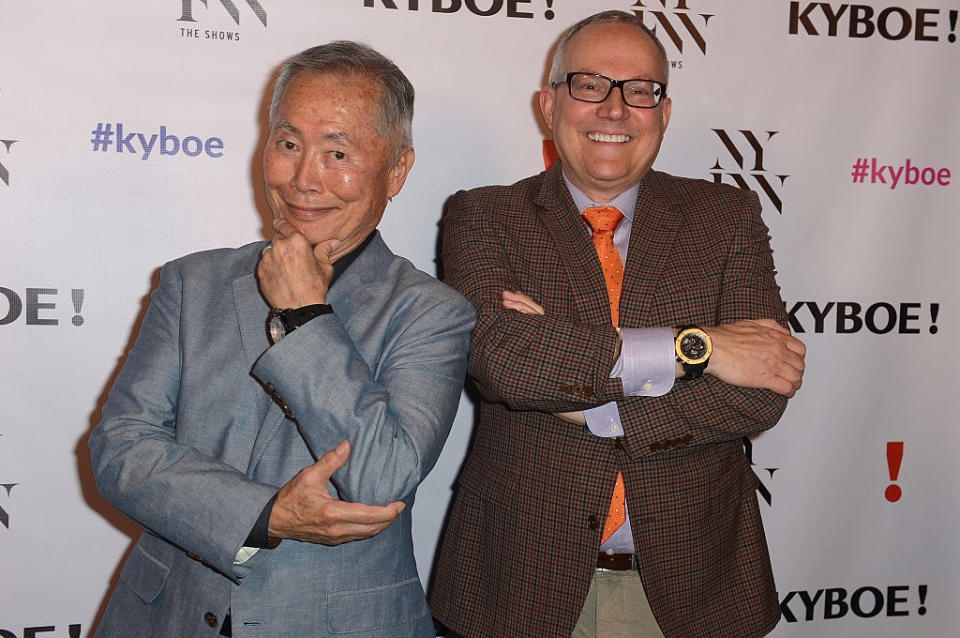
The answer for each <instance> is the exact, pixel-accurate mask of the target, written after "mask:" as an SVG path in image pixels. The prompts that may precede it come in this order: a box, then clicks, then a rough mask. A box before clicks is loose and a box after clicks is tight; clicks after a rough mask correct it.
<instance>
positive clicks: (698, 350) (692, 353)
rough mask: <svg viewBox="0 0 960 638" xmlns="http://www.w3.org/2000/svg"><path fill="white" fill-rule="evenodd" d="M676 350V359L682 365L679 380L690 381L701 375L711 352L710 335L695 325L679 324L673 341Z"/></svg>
mask: <svg viewBox="0 0 960 638" xmlns="http://www.w3.org/2000/svg"><path fill="white" fill-rule="evenodd" d="M674 348H675V349H676V351H677V361H679V362H680V364H681V365H682V366H683V372H684V375H683V376H682V377H679V379H680V380H681V381H692V380H694V379H699V378H700V377H702V376H703V371H704V370H706V369H707V364H708V363H709V362H710V355H711V354H712V353H713V342H712V341H711V340H710V335H708V334H707V333H706V331H704V330H703V329H701V328H698V327H696V326H680V327H679V328H677V339H676V342H675V343H674Z"/></svg>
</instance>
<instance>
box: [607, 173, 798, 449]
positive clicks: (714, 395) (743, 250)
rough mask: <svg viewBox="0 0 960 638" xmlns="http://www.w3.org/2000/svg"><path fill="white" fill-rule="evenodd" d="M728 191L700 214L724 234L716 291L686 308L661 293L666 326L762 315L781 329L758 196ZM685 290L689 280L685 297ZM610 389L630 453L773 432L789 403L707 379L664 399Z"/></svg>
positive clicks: (682, 384) (680, 384) (681, 385)
mask: <svg viewBox="0 0 960 638" xmlns="http://www.w3.org/2000/svg"><path fill="white" fill-rule="evenodd" d="M729 192H732V193H733V194H734V195H735V196H732V197H727V198H726V199H725V200H724V205H723V206H722V207H718V210H716V211H714V212H712V213H710V214H708V215H706V216H705V217H706V218H708V219H711V220H713V221H712V223H715V224H717V225H718V230H717V234H718V236H721V237H724V243H723V245H724V247H725V253H724V255H723V257H722V261H721V262H720V266H719V268H718V272H719V282H720V285H719V288H718V289H717V290H711V291H709V293H707V292H706V291H705V292H704V294H703V295H702V300H701V301H698V302H696V303H689V299H688V300H687V303H685V304H677V303H676V301H675V300H672V299H670V298H669V296H670V295H671V293H672V291H669V290H664V291H663V292H662V299H661V305H662V306H664V307H665V308H673V307H678V309H677V310H672V311H671V313H672V314H671V316H666V317H664V320H665V321H667V322H668V324H667V325H683V324H698V325H702V326H711V325H718V324H723V323H731V322H734V321H738V320H742V319H760V318H764V317H770V318H774V319H776V320H777V321H778V322H779V323H780V324H781V325H784V326H786V325H787V323H786V314H785V312H784V308H783V302H782V301H781V299H780V292H779V290H780V289H779V286H778V285H777V282H776V277H775V276H776V272H775V270H774V264H773V255H772V251H771V249H770V237H769V235H768V230H767V227H766V225H765V224H764V223H763V221H762V219H761V215H760V205H759V201H758V199H757V196H756V194H755V193H749V194H746V195H744V194H741V193H740V192H733V191H732V189H730V191H729ZM691 289H694V284H693V283H691V285H690V286H689V287H688V288H687V292H688V294H689V290H691ZM707 300H709V302H707ZM681 305H685V306H686V307H683V308H679V306H681ZM708 369H709V368H708ZM612 391H613V392H614V396H615V399H616V400H617V404H618V407H619V410H620V415H621V420H622V422H623V425H624V433H625V437H626V444H627V449H628V451H629V452H630V453H631V455H632V456H645V455H650V454H656V453H659V452H664V451H667V450H670V449H673V448H675V447H680V446H687V445H699V444H708V443H715V442H719V441H729V440H733V439H739V438H742V437H744V436H750V435H753V434H758V433H760V432H763V431H764V430H767V429H769V428H771V427H773V426H774V425H775V424H776V423H777V421H778V420H779V419H780V417H781V415H782V414H783V411H784V410H785V409H786V405H787V398H786V397H784V396H782V395H779V394H777V393H775V392H773V391H770V390H761V389H755V388H740V387H736V386H732V385H728V384H726V383H724V382H722V381H720V380H718V379H716V378H715V377H713V376H711V375H709V374H705V375H704V376H703V377H702V378H701V379H698V380H696V381H677V382H676V383H674V386H673V389H672V390H671V391H670V392H669V393H667V394H666V395H664V396H662V397H620V396H617V395H616V388H614V389H613V390H612Z"/></svg>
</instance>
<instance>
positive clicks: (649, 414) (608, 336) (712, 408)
mask: <svg viewBox="0 0 960 638" xmlns="http://www.w3.org/2000/svg"><path fill="white" fill-rule="evenodd" d="M491 202H492V203H491ZM510 203H511V202H507V204H508V205H509V204H510ZM741 203H744V202H743V201H742V199H741ZM498 205H500V202H497V201H496V200H495V199H493V198H491V201H489V202H488V201H484V202H483V203H482V204H481V203H479V202H478V201H476V200H475V199H474V198H473V196H472V195H471V194H469V193H466V194H459V195H457V196H455V197H454V198H453V199H452V200H451V202H450V206H449V210H448V218H447V222H446V226H445V236H444V249H445V252H444V265H445V268H446V273H447V281H448V282H449V283H451V284H452V285H453V286H454V287H455V288H457V289H458V290H460V291H461V292H463V293H464V294H465V295H466V296H467V297H468V298H469V299H470V300H471V301H472V302H473V303H474V304H475V305H476V306H477V308H478V323H477V329H476V330H475V331H474V336H473V340H472V342H471V356H470V367H469V369H470V374H471V375H472V376H473V377H474V379H475V380H476V381H477V383H478V386H479V388H480V390H481V392H482V393H483V394H484V395H485V396H486V397H487V398H488V399H489V400H491V401H495V402H501V403H504V404H506V405H508V406H509V407H511V408H512V409H516V410H536V411H540V412H549V413H553V414H560V413H570V412H580V411H582V410H585V409H587V408H592V407H595V406H597V405H601V404H603V403H607V402H610V401H616V402H617V405H618V407H619V411H620V415H621V418H622V419H623V425H624V431H625V434H626V436H627V445H628V449H630V450H631V451H632V452H633V453H636V454H648V453H650V451H651V450H653V449H655V446H654V445H652V444H653V443H655V442H656V441H662V440H665V439H674V438H679V437H684V438H685V440H690V441H691V442H692V443H693V444H696V443H709V442H714V441H719V440H729V439H735V438H739V437H742V436H745V435H749V434H755V433H757V432H759V431H762V430H764V429H767V428H768V427H770V426H772V425H773V424H775V423H776V421H777V420H778V419H779V416H780V414H781V413H782V411H783V409H784V407H785V401H786V397H788V396H793V394H794V393H795V392H796V391H797V389H798V388H799V387H800V384H801V383H802V374H803V365H804V364H803V358H804V354H805V350H804V346H803V344H802V343H801V342H800V341H798V340H796V339H795V338H794V337H792V336H790V335H789V332H788V331H787V330H786V328H784V327H782V325H781V323H780V321H781V320H782V319H783V308H782V302H781V301H780V298H779V294H778V292H777V286H776V283H775V281H774V274H773V263H772V259H771V257H770V248H769V238H768V236H767V231H766V227H765V226H764V225H763V224H762V222H761V221H760V211H759V206H757V205H756V200H755V198H754V199H753V200H752V201H747V202H745V203H744V205H745V209H743V210H741V211H740V212H739V214H738V217H737V219H738V224H737V225H736V227H734V225H733V224H731V225H730V226H729V227H727V228H726V230H725V235H724V241H725V244H724V245H722V246H720V247H718V248H717V250H723V251H725V252H724V256H723V259H724V261H723V266H722V269H721V275H720V277H721V278H722V279H721V280H720V281H718V282H717V283H716V288H710V289H708V290H706V291H705V294H704V295H702V297H703V298H704V300H706V299H708V298H711V297H712V296H713V295H714V294H716V295H717V297H716V305H713V304H712V303H711V304H708V305H706V306H703V307H692V301H695V300H696V299H697V297H695V296H692V295H688V294H685V293H686V291H684V290H672V291H671V290H668V291H665V293H664V294H667V295H671V294H672V295H675V296H667V297H664V298H656V299H655V301H654V303H655V307H654V308H652V309H651V311H650V312H651V313H652V314H651V316H653V317H658V318H659V319H660V320H661V321H664V322H665V323H664V324H662V325H666V326H671V325H673V326H675V325H680V324H682V323H697V324H698V325H700V326H701V327H704V328H706V329H707V331H708V332H709V333H710V334H711V337H712V338H713V340H714V355H713V358H711V361H710V365H709V366H708V368H707V373H708V374H707V376H706V377H705V378H704V379H702V380H699V381H696V382H682V383H678V384H675V385H674V389H673V390H672V391H671V392H669V393H668V394H667V395H665V396H663V397H659V398H648V397H632V396H625V395H624V394H623V390H622V385H621V383H620V380H619V379H610V378H609V373H610V371H611V369H612V368H613V365H614V363H615V361H616V358H617V348H618V343H619V341H618V334H617V331H616V330H615V329H614V327H613V326H610V325H597V324H592V325H591V324H586V323H583V322H582V321H580V320H578V319H577V317H576V313H575V312H574V309H573V307H572V306H570V305H569V304H568V303H567V302H565V301H564V300H565V299H569V298H570V297H572V296H573V295H574V294H575V293H571V292H570V291H568V290H563V289H562V288H563V286H564V284H563V283H555V282H562V281H563V274H562V273H563V270H564V268H566V267H567V262H566V261H565V260H564V256H562V255H555V254H553V253H547V252H545V251H544V250H543V249H538V252H537V253H536V255H537V259H538V261H537V263H536V264H535V268H536V270H535V271H533V270H531V267H530V266H531V264H530V261H531V258H530V256H529V250H528V249H527V248H526V247H525V246H518V245H511V244H510V242H509V241H506V242H505V241H503V240H501V239H500V238H503V237H508V238H509V237H512V236H517V235H521V234H523V235H525V236H530V234H531V233H537V232H539V233H542V232H544V231H543V229H542V228H537V227H536V224H535V223H533V224H532V226H531V227H530V228H523V230H522V231H519V230H517V229H516V228H514V227H512V226H511V227H510V228H504V227H502V226H501V224H511V225H514V224H525V223H526V221H525V219H524V218H522V217H519V216H517V215H505V214H501V213H499V211H498V210H496V206H498ZM488 206H491V207H492V208H493V209H492V210H491V208H490V207H488ZM530 214H531V215H533V214H534V213H533V212H531V213H530ZM543 241H544V242H545V243H546V244H548V245H549V243H550V240H549V238H546V237H544V238H543ZM544 255H546V257H545V256H544ZM546 259H550V260H551V261H546ZM688 270H689V268H688ZM554 271H556V272H554ZM531 272H535V273H537V274H538V275H539V273H544V276H545V277H546V278H539V277H534V278H531V277H530V276H529V275H530V273H531ZM524 273H525V274H524ZM547 273H549V276H548V277H547V275H546V274H547ZM524 282H527V283H526V285H528V286H532V287H534V288H537V289H538V291H537V292H533V291H531V290H524V287H525V284H524ZM517 291H520V292H517ZM533 294H539V295H542V296H543V298H542V299H533V298H532V296H533ZM691 300H692V301H691ZM565 303H567V305H564V304H565ZM541 304H542V306H541ZM551 308H552V309H551ZM764 317H773V318H775V319H776V321H774V320H773V319H764ZM691 319H692V321H691ZM666 322H673V323H666ZM571 385H572V386H573V387H574V388H578V389H583V390H592V391H593V392H592V396H589V395H584V394H577V393H571V392H570V391H569V388H570V387H571ZM581 423H582V422H581ZM687 434H690V435H691V437H689V439H687V437H686V435H687Z"/></svg>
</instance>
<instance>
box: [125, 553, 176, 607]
mask: <svg viewBox="0 0 960 638" xmlns="http://www.w3.org/2000/svg"><path fill="white" fill-rule="evenodd" d="M141 544H142V543H137V545H136V546H135V547H134V548H133V551H132V552H130V558H128V559H127V563H126V565H124V566H123V571H122V572H120V582H121V583H122V584H123V585H124V586H125V587H127V588H128V589H129V590H130V591H132V592H133V593H134V594H136V596H137V598H139V599H140V600H142V601H143V602H144V603H146V604H148V605H149V604H150V603H152V602H153V601H155V600H156V599H157V597H158V596H160V592H162V591H163V586H164V585H165V584H166V582H167V576H168V575H169V574H170V568H169V567H168V566H167V565H165V564H164V563H163V562H161V561H160V559H158V558H157V557H155V556H153V555H151V554H150V553H148V552H147V551H146V550H144V549H143V547H141Z"/></svg>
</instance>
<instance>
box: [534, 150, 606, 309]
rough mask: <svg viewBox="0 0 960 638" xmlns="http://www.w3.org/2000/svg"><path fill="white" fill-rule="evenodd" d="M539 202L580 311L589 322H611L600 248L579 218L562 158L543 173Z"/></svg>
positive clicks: (535, 199)
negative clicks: (563, 170) (596, 245)
mask: <svg viewBox="0 0 960 638" xmlns="http://www.w3.org/2000/svg"><path fill="white" fill-rule="evenodd" d="M534 201H535V202H536V203H537V205H538V206H540V209H541V210H540V219H541V220H542V221H543V225H544V226H545V227H546V229H547V235H548V236H549V238H550V240H551V241H553V243H554V246H555V250H556V253H555V254H557V255H561V256H562V261H563V264H564V266H565V272H566V275H567V279H568V282H567V283H566V284H563V283H562V282H559V281H558V282H556V283H557V284H558V285H568V286H569V289H570V290H571V291H572V293H571V296H572V298H573V300H574V306H575V308H576V311H577V315H578V316H579V317H580V318H581V319H582V320H583V321H584V322H586V323H595V324H602V323H604V322H606V323H609V322H610V300H609V298H608V297H607V293H606V289H607V286H606V283H605V282H604V279H603V271H602V270H601V267H600V260H599V259H597V252H596V249H595V248H594V246H593V242H592V241H590V233H589V232H588V231H587V230H586V228H585V227H584V225H583V223H582V222H581V221H580V215H579V214H578V213H577V207H576V205H574V203H573V199H572V198H571V197H570V193H569V191H568V190H567V186H566V184H565V183H564V181H563V174H562V171H561V166H560V162H557V163H556V164H554V165H553V167H552V168H551V169H550V170H549V171H547V172H546V173H545V174H544V178H543V181H542V183H541V186H540V190H539V191H538V192H537V194H536V195H535V196H534Z"/></svg>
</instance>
